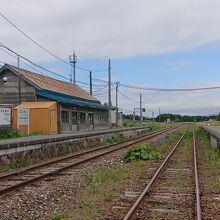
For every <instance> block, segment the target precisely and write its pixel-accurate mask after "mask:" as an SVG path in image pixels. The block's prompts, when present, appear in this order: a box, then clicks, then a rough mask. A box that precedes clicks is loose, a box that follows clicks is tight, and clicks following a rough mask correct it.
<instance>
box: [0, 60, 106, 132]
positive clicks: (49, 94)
mask: <svg viewBox="0 0 220 220" xmlns="http://www.w3.org/2000/svg"><path fill="white" fill-rule="evenodd" d="M0 77H1V78H2V77H7V79H8V80H7V82H6V83H4V84H3V85H0V104H10V105H13V106H14V107H16V106H18V105H20V104H21V103H22V102H26V103H27V102H39V104H40V102H50V101H51V102H56V106H57V115H56V117H57V128H58V132H59V133H75V132H79V131H91V130H100V129H107V128H109V112H110V109H109V107H108V106H106V105H102V104H101V102H100V101H99V100H97V99H96V98H95V97H93V96H91V95H90V94H89V93H87V92H86V91H84V90H83V89H81V88H80V87H79V86H77V85H73V84H71V83H68V82H64V81H60V80H56V79H53V78H51V77H48V76H44V75H40V74H38V73H34V72H30V71H29V70H25V69H21V68H19V69H18V68H17V67H14V66H11V65H8V64H5V65H4V66H3V67H2V68H1V69H0ZM0 84H1V82H0ZM26 105H27V104H26ZM32 106H34V105H33V104H32ZM38 108H40V107H39V105H38ZM38 120H39V121H40V120H42V119H41V117H40V115H39V118H38Z"/></svg>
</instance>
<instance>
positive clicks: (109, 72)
mask: <svg viewBox="0 0 220 220" xmlns="http://www.w3.org/2000/svg"><path fill="white" fill-rule="evenodd" d="M108 106H109V128H112V117H111V106H112V101H111V60H110V59H109V60H108Z"/></svg>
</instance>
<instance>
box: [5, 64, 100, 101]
mask: <svg viewBox="0 0 220 220" xmlns="http://www.w3.org/2000/svg"><path fill="white" fill-rule="evenodd" d="M4 68H8V69H10V70H11V71H12V72H14V73H16V74H19V73H20V74H21V76H22V77H23V78H24V79H26V80H27V81H28V82H29V83H30V84H32V85H33V86H34V87H36V88H38V89H45V90H49V91H53V92H57V93H61V94H65V95H68V96H73V97H78V98H81V99H85V100H87V101H95V102H99V101H98V100H97V99H96V98H95V97H93V96H91V95H90V94H89V93H88V92H86V91H84V90H83V89H81V88H80V87H79V86H77V85H73V84H72V83H69V82H64V81H60V80H57V79H53V78H51V77H48V76H44V75H40V74H38V73H34V72H30V71H28V70H25V69H21V68H20V69H19V72H18V68H17V67H14V66H11V65H8V64H5V66H4V67H3V69H4ZM99 103H100V102H99Z"/></svg>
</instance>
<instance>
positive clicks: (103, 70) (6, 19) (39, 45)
mask: <svg viewBox="0 0 220 220" xmlns="http://www.w3.org/2000/svg"><path fill="white" fill-rule="evenodd" d="M0 16H1V17H2V18H3V19H4V20H5V21H7V22H8V23H9V24H10V25H11V26H13V27H14V28H15V29H16V30H18V31H19V32H20V33H21V34H22V35H24V36H25V37H26V38H28V39H29V40H30V41H31V42H33V43H34V44H35V45H37V46H38V47H40V48H41V49H42V50H44V51H45V52H47V53H48V54H50V55H51V56H53V57H54V58H56V59H58V60H60V61H61V62H63V63H65V64H68V65H71V64H70V63H69V62H67V61H65V60H64V59H62V58H60V57H58V56H57V55H56V54H54V53H53V52H51V51H50V50H48V49H47V48H46V47H44V46H43V45H41V44H40V43H38V42H37V41H35V40H34V39H33V38H31V37H30V36H29V35H28V34H26V33H25V32H24V31H23V30H22V29H21V28H19V27H18V26H17V25H16V24H15V23H14V22H12V21H11V20H9V19H8V18H7V17H6V16H5V15H3V14H2V13H1V12H0ZM76 68H77V69H80V70H84V71H87V72H89V71H92V72H105V71H107V70H108V69H107V68H106V69H86V68H83V67H80V66H76Z"/></svg>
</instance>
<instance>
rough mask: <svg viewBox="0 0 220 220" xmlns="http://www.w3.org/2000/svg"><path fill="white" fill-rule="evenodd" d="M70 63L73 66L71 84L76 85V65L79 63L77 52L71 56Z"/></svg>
mask: <svg viewBox="0 0 220 220" xmlns="http://www.w3.org/2000/svg"><path fill="white" fill-rule="evenodd" d="M69 62H70V63H71V64H72V75H71V77H70V82H73V84H74V85H76V63H77V56H76V54H75V51H73V55H70V56H69Z"/></svg>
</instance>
